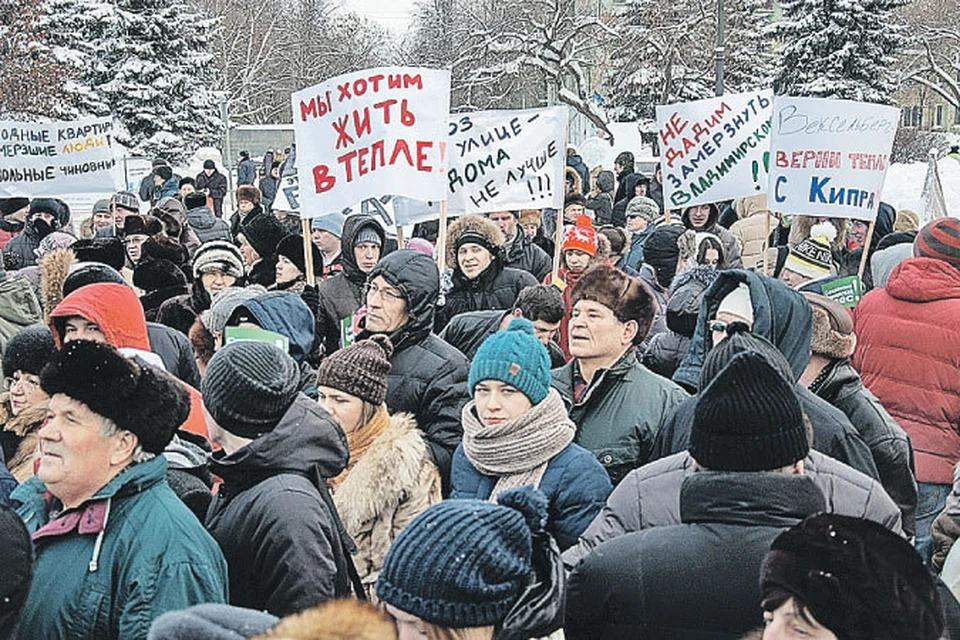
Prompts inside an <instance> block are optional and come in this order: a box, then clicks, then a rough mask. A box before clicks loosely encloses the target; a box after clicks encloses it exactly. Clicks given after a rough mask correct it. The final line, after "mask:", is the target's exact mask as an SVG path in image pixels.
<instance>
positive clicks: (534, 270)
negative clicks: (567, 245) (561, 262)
mask: <svg viewBox="0 0 960 640" xmlns="http://www.w3.org/2000/svg"><path fill="white" fill-rule="evenodd" d="M503 255H504V260H505V262H506V265H507V266H508V267H510V268H511V269H521V270H523V271H526V272H527V273H529V274H530V275H532V276H533V277H534V278H536V280H537V282H543V281H544V279H545V278H546V277H547V274H548V273H550V269H552V268H553V257H552V256H548V255H547V252H546V251H544V250H543V249H541V248H540V247H538V246H537V245H535V244H534V243H533V240H531V239H530V238H528V237H527V234H525V233H524V232H523V229H521V228H520V227H519V226H517V237H516V238H514V239H513V242H511V243H510V244H508V245H506V246H505V247H504V248H503Z"/></svg>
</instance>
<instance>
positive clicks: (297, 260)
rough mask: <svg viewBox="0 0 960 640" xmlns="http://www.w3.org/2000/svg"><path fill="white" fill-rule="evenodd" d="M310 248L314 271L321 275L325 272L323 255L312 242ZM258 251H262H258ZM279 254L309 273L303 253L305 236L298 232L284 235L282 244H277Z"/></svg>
mask: <svg viewBox="0 0 960 640" xmlns="http://www.w3.org/2000/svg"><path fill="white" fill-rule="evenodd" d="M254 248H256V247H254ZM310 249H311V253H313V273H314V275H320V274H321V273H323V255H322V254H321V253H320V250H319V249H317V246H316V245H315V244H313V243H312V242H311V243H310ZM257 253H260V252H259V251H257ZM277 255H281V256H283V257H284V258H286V259H287V260H289V261H290V262H292V263H293V264H294V265H295V266H296V267H297V269H299V270H300V273H303V274H306V273H307V261H306V260H305V259H304V253H303V236H301V235H297V234H296V233H291V234H289V235H287V236H284V238H283V240H281V241H280V244H278V245H277Z"/></svg>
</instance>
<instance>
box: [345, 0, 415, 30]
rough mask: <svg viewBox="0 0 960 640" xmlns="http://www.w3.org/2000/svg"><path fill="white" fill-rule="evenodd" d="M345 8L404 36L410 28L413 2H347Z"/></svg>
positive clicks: (363, 0)
mask: <svg viewBox="0 0 960 640" xmlns="http://www.w3.org/2000/svg"><path fill="white" fill-rule="evenodd" d="M344 8H347V9H351V10H353V11H356V12H357V13H359V14H360V15H364V16H366V17H368V18H370V19H371V20H375V21H376V22H379V23H380V24H382V25H383V26H385V27H386V28H387V29H390V30H391V31H393V32H395V33H397V34H402V33H403V32H404V31H406V30H407V27H409V26H410V12H411V9H412V8H413V0H347V2H345V3H344Z"/></svg>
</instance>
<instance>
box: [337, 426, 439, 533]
mask: <svg viewBox="0 0 960 640" xmlns="http://www.w3.org/2000/svg"><path fill="white" fill-rule="evenodd" d="M428 455H429V454H428V452H427V445H426V443H425V442H424V440H423V435H422V434H421V433H420V430H419V429H418V428H417V423H416V422H415V421H414V419H413V416H412V415H410V414H409V413H400V414H397V415H395V416H391V417H390V424H389V425H388V426H387V428H386V429H385V430H384V432H383V433H382V434H380V437H379V438H377V439H376V440H375V441H374V442H373V444H372V445H370V448H369V449H368V450H367V452H366V453H365V454H364V455H363V457H362V458H360V459H359V460H357V463H356V464H355V465H354V467H353V469H352V470H351V471H350V473H349V474H348V475H347V477H346V479H345V480H344V481H343V482H342V483H341V484H340V486H339V487H338V488H337V490H336V493H335V494H334V496H333V501H334V503H335V504H336V506H337V512H338V513H339V514H340V518H341V519H342V520H343V524H344V526H345V527H346V529H347V531H348V532H349V533H350V534H351V535H354V534H355V533H356V532H357V531H358V530H359V529H360V526H361V525H363V523H365V522H368V521H369V520H373V519H374V518H376V517H377V516H378V515H380V514H381V513H383V512H384V511H385V510H390V509H394V508H395V507H396V506H397V505H398V504H400V503H401V502H402V501H403V500H404V499H405V498H406V496H407V495H408V494H409V493H411V492H412V491H413V490H414V489H415V488H416V486H417V484H418V482H419V481H420V472H421V470H422V468H423V463H424V460H427V459H428Z"/></svg>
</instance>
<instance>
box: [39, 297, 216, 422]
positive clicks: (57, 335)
mask: <svg viewBox="0 0 960 640" xmlns="http://www.w3.org/2000/svg"><path fill="white" fill-rule="evenodd" d="M73 316H80V317H82V318H86V319H87V320H88V321H90V322H93V323H95V324H96V325H97V326H98V327H100V331H102V332H103V335H104V337H105V338H106V341H107V342H108V343H109V344H111V345H113V346H114V347H116V348H118V349H123V348H132V349H138V350H140V351H150V340H149V339H148V338H147V321H146V319H145V318H144V315H143V307H141V306H140V300H139V299H138V298H137V294H136V293H135V292H134V291H133V289H131V288H130V287H128V286H126V285H123V284H115V283H98V284H91V285H87V286H86V287H81V288H80V289H77V290H76V291H74V292H73V293H71V294H70V295H68V296H67V297H66V298H64V299H63V301H62V302H61V303H60V304H58V305H57V307H56V308H55V309H54V310H53V311H52V312H51V313H50V331H51V332H53V339H54V342H55V343H56V345H57V348H58V349H59V348H60V347H61V341H62V340H63V332H64V325H65V324H66V321H67V318H70V317H73ZM183 386H184V388H186V390H187V392H188V393H189V394H190V415H188V416H187V421H186V422H184V423H183V424H182V425H180V428H181V429H185V430H187V431H189V432H190V433H195V434H197V435H200V436H203V437H204V438H206V439H207V440H210V434H209V433H208V431H207V423H206V420H205V419H204V417H203V399H202V398H201V396H200V393H199V392H198V391H197V390H196V389H194V388H193V387H191V386H190V385H187V384H184V385H183Z"/></svg>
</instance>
